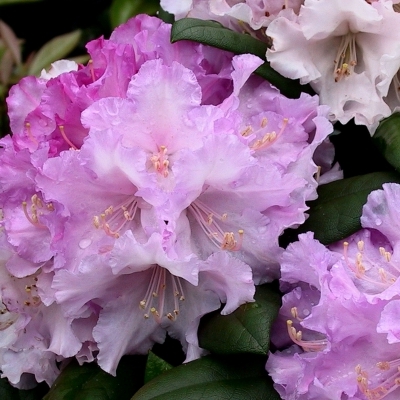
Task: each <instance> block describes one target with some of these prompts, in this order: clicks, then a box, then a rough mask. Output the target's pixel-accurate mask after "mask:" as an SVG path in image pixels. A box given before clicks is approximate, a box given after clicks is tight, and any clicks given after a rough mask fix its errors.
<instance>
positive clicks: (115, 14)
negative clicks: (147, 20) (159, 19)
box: [110, 0, 159, 28]
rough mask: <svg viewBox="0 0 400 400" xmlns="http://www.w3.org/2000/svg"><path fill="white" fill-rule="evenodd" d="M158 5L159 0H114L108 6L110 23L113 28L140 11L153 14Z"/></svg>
mask: <svg viewBox="0 0 400 400" xmlns="http://www.w3.org/2000/svg"><path fill="white" fill-rule="evenodd" d="M158 7H159V2H158V1H153V0H114V1H113V2H112V4H111V7H110V18H111V25H112V27H113V28H115V27H117V26H118V25H121V24H123V23H124V22H126V21H128V19H129V18H131V17H133V16H135V15H137V14H140V13H143V14H149V15H152V14H155V13H156V11H157V10H158Z"/></svg>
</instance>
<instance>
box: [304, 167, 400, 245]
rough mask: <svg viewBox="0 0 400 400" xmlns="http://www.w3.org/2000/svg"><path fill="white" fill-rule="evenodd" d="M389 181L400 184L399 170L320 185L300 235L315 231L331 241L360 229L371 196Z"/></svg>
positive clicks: (321, 239)
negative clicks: (363, 213)
mask: <svg viewBox="0 0 400 400" xmlns="http://www.w3.org/2000/svg"><path fill="white" fill-rule="evenodd" d="M386 182H396V183H400V176H399V175H398V174H396V173H395V172H373V173H371V174H366V175H360V176H354V177H352V178H347V179H342V180H339V181H335V182H331V183H328V184H326V185H322V186H320V187H319V188H318V199H317V200H315V201H312V202H310V203H309V205H310V210H309V211H308V213H309V215H310V216H309V218H308V219H307V221H306V222H305V223H304V224H303V225H302V226H301V227H300V228H299V229H298V230H296V234H298V233H302V232H307V231H313V232H315V238H316V239H318V240H319V241H320V242H321V243H323V244H329V243H333V242H336V241H338V240H342V239H344V238H346V237H347V236H349V235H351V234H353V233H355V232H357V231H358V230H359V229H361V223H360V217H361V213H362V207H363V205H364V204H365V203H366V201H367V197H368V195H369V194H370V193H371V192H372V191H373V190H376V189H380V188H381V187H382V184H384V183H386Z"/></svg>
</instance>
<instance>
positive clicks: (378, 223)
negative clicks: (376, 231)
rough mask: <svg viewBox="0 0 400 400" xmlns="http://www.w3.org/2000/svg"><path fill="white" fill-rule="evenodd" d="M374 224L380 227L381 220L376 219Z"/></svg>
mask: <svg viewBox="0 0 400 400" xmlns="http://www.w3.org/2000/svg"><path fill="white" fill-rule="evenodd" d="M375 224H376V225H377V226H379V225H382V220H381V219H379V218H377V219H376V220H375Z"/></svg>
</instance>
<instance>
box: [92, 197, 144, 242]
mask: <svg viewBox="0 0 400 400" xmlns="http://www.w3.org/2000/svg"><path fill="white" fill-rule="evenodd" d="M137 209H138V202H137V199H136V197H135V196H133V197H130V198H129V199H128V200H127V201H125V202H123V203H121V204H119V205H118V206H116V207H113V206H109V207H107V208H106V209H105V210H104V211H103V212H102V213H101V214H100V215H95V216H94V217H93V225H94V227H95V228H96V229H100V228H101V229H103V230H104V232H105V233H106V234H107V235H108V236H111V237H114V238H116V239H118V238H119V237H120V231H121V230H122V229H123V228H124V226H125V225H126V224H127V223H128V222H129V221H132V220H133V219H134V218H135V215H136V212H137ZM111 225H117V226H116V227H115V228H114V229H113V228H111Z"/></svg>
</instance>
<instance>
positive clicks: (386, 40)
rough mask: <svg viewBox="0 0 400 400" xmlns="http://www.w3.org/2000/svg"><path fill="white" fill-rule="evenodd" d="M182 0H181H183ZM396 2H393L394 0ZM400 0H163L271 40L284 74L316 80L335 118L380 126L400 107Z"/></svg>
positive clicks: (175, 9) (270, 56)
mask: <svg viewBox="0 0 400 400" xmlns="http://www.w3.org/2000/svg"><path fill="white" fill-rule="evenodd" d="M177 3H179V5H178V4H177ZM393 3H395V4H393ZM397 3H399V1H398V0H395V1H387V0H371V1H365V0H354V1H347V0H334V1H332V0H304V1H301V0H297V1H296V0H293V1H283V0H282V1H270V0H263V1H255V0H209V1H201V0H191V1H190V0H189V1H185V2H174V1H170V0H163V1H162V2H161V4H162V6H163V7H164V8H165V9H166V10H167V11H169V12H171V13H173V14H174V15H175V17H176V18H178V19H179V18H183V17H193V18H200V19H206V20H207V19H212V20H217V21H218V22H220V23H221V24H223V25H224V26H226V27H228V28H230V29H233V30H236V31H239V32H246V33H250V34H251V35H253V36H255V37H257V38H259V39H261V40H264V41H266V42H267V43H268V44H270V45H271V44H272V46H271V48H270V49H269V50H268V51H267V54H266V57H267V60H268V61H269V62H270V64H271V66H272V67H273V68H274V69H275V70H276V71H278V72H279V73H280V74H282V75H284V76H286V77H288V78H291V79H300V82H301V83H302V84H306V83H310V84H311V86H312V88H313V89H314V90H315V91H316V93H318V94H319V96H320V101H321V104H326V105H328V106H329V107H330V119H331V120H332V121H340V122H341V123H343V124H345V123H347V122H348V121H349V120H350V119H352V118H354V119H355V122H356V123H357V124H363V125H366V126H368V127H369V128H370V130H371V131H373V130H374V128H375V127H376V125H377V123H378V121H379V120H381V119H382V118H384V117H387V116H389V115H390V114H391V113H392V112H393V111H394V110H398V109H399V108H400V93H399V86H400V85H399V76H400V73H399V70H400V31H399V30H398V29H397V26H399V24H400V13H399V11H400V5H399V4H397Z"/></svg>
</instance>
